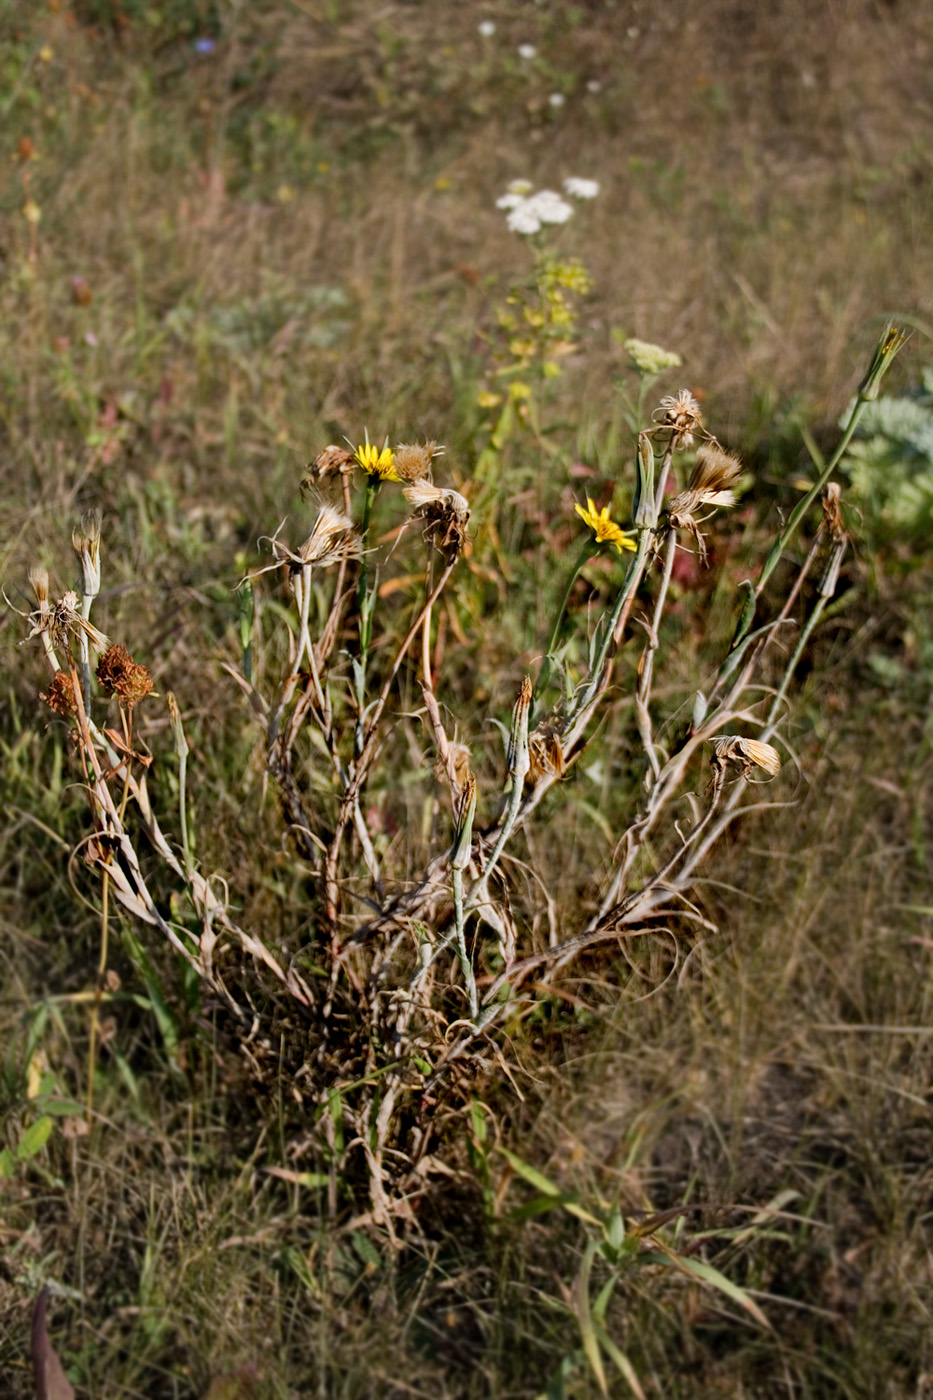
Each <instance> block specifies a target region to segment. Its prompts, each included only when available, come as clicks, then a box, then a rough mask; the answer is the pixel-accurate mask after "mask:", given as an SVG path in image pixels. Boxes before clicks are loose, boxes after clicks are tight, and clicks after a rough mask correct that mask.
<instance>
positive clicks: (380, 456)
mask: <svg viewBox="0 0 933 1400" xmlns="http://www.w3.org/2000/svg"><path fill="white" fill-rule="evenodd" d="M353 455H354V457H355V458H356V460H357V461H358V462H359V464H360V466H361V467H362V468H363V471H364V472H366V474H367V476H378V478H379V480H380V481H401V479H402V478H401V477H400V476H399V474H398V472H397V471H396V470H395V453H394V452H393V451H392V449H391V447H390V446H389V444H388V443H386V445H385V447H383V448H382V449H381V450H380V449H379V448H378V447H377V446H376V445H375V443H372V442H370V441H369V438H368V437H367V439H366V441H365V442H364V443H363V445H362V446H361V447H358V448H357V449H356V451H355V452H354V454H353Z"/></svg>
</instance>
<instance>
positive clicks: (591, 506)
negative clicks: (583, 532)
mask: <svg viewBox="0 0 933 1400" xmlns="http://www.w3.org/2000/svg"><path fill="white" fill-rule="evenodd" d="M574 510H575V511H576V512H577V514H578V515H579V516H580V517H581V519H582V520H584V521H585V522H586V524H587V525H588V526H589V527H590V529H591V530H592V531H593V534H594V535H595V536H596V543H597V544H611V545H614V546H615V549H616V551H617V552H618V553H619V554H621V553H622V551H623V549H634V548H635V541H634V540H633V539H631V538H630V537H629V536H628V535H627V534H626V533H625V531H624V530H623V529H622V527H621V526H620V525H617V524H616V523H615V521H614V520H611V519H610V518H609V507H608V506H603V508H602V510H597V509H596V504H595V502H594V501H593V498H592V497H591V496H587V498H586V510H584V509H583V507H582V506H574Z"/></svg>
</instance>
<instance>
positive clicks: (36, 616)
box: [26, 573, 110, 652]
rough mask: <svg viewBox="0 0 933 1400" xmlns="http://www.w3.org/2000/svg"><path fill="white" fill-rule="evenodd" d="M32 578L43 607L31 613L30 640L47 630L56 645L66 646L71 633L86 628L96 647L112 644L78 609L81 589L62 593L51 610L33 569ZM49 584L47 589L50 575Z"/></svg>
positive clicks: (28, 639)
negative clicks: (43, 597) (42, 594)
mask: <svg viewBox="0 0 933 1400" xmlns="http://www.w3.org/2000/svg"><path fill="white" fill-rule="evenodd" d="M30 578H31V581H32V585H33V588H34V589H35V591H36V596H37V597H38V598H39V610H38V612H34V613H33V614H32V616H31V617H30V622H31V623H32V630H31V631H30V633H29V635H28V637H27V638H26V640H27V641H31V639H32V638H33V637H38V636H40V635H41V634H42V633H43V632H45V633H47V635H48V637H49V639H50V641H51V643H52V645H53V646H56V647H64V646H67V644H68V639H69V637H72V636H77V635H78V634H79V633H81V632H83V633H84V635H85V636H86V637H87V639H88V641H89V642H90V644H91V646H92V647H93V648H94V650H95V651H98V652H104V651H106V650H107V648H108V647H109V645H110V641H109V639H108V638H107V637H105V636H104V634H103V632H101V631H99V630H98V629H97V628H96V627H95V626H94V625H93V624H92V623H90V622H88V620H87V618H86V617H84V615H83V614H82V613H80V612H79V611H78V595H77V593H74V592H72V591H70V590H69V591H68V592H67V593H65V594H63V595H62V599H61V602H60V603H56V604H55V607H54V608H52V609H51V610H50V609H49V606H48V597H47V595H46V598H45V600H44V601H43V599H42V597H41V593H40V589H41V579H37V577H36V576H35V575H34V574H32V573H31V574H30ZM45 586H46V589H47V588H48V575H46V582H45Z"/></svg>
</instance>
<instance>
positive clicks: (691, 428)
mask: <svg viewBox="0 0 933 1400" xmlns="http://www.w3.org/2000/svg"><path fill="white" fill-rule="evenodd" d="M657 414H661V415H662V417H661V426H662V427H664V428H670V430H671V446H672V447H673V448H674V451H675V452H676V451H677V450H678V449H679V448H682V447H692V446H693V435H694V433H696V432H698V431H699V429H700V428H701V427H702V426H703V419H702V417H701V415H700V405H699V404H698V403H697V401H696V399H695V398H694V397H693V395H692V394H691V392H690V390H689V389H681V390H680V392H679V393H677V394H665V396H664V398H663V399H662V400H661V402H660V404H659V405H658V407H657V409H656V410H655V415H657Z"/></svg>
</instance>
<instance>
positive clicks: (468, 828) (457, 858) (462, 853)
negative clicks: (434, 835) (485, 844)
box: [450, 773, 476, 870]
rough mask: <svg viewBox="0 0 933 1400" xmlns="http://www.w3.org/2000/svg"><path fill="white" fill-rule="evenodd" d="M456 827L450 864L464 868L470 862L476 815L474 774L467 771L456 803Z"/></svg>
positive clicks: (459, 868) (458, 868) (455, 868)
mask: <svg viewBox="0 0 933 1400" xmlns="http://www.w3.org/2000/svg"><path fill="white" fill-rule="evenodd" d="M456 813H457V829H456V832H455V834H454V844H453V849H452V850H451V852H450V864H451V866H452V867H453V869H454V870H464V869H465V868H466V866H468V865H469V863H470V854H471V851H472V846H473V818H474V816H475V815H476V774H475V773H468V774H467V780H466V782H465V783H464V785H463V791H462V793H461V794H460V798H459V801H458V802H457V805H456Z"/></svg>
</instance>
